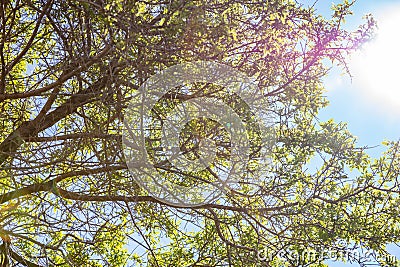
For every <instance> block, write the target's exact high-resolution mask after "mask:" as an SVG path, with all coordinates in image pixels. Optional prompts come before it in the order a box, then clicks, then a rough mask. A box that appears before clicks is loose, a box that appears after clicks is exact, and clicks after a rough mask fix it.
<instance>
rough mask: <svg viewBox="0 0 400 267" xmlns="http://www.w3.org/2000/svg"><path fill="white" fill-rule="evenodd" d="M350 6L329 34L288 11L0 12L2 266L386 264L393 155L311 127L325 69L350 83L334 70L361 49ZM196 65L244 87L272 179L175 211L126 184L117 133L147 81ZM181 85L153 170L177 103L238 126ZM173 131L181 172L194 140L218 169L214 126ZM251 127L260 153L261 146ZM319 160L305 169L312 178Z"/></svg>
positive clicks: (150, 6)
mask: <svg viewBox="0 0 400 267" xmlns="http://www.w3.org/2000/svg"><path fill="white" fill-rule="evenodd" d="M351 6H352V3H348V1H344V3H343V4H340V5H336V6H334V7H333V9H332V10H333V14H332V17H331V18H329V19H325V18H323V17H322V16H319V15H318V14H316V13H315V11H314V10H313V9H312V8H305V7H303V6H301V5H299V4H297V3H296V2H294V1H289V0H287V1H286V0H276V1H257V0H250V1H243V0H234V1H207V2H204V1H183V0H182V1H181V0H175V1H153V0H150V1H121V0H118V1H100V0H99V1H98V0H95V1H84V0H68V1H59V2H57V1H53V0H48V1H42V0H38V1H19V0H15V1H3V2H2V3H1V10H0V15H1V40H0V50H1V54H0V55H1V58H0V60H1V66H2V67H1V83H0V107H1V110H2V116H1V118H0V129H1V132H2V135H1V137H0V163H1V169H0V173H1V184H2V187H1V192H0V193H1V195H0V203H1V205H2V206H1V213H0V221H1V225H0V235H1V237H2V245H1V247H0V251H1V255H2V259H3V260H2V264H3V265H5V266H7V262H8V264H9V265H10V266H129V265H132V266H135V265H136V266H261V265H265V266H293V265H305V266H322V263H319V262H318V260H317V259H302V261H301V262H298V261H296V260H297V259H294V258H293V257H291V256H290V255H293V254H295V253H297V254H302V253H303V252H304V251H305V249H310V248H311V249H316V250H317V249H320V248H321V249H322V248H323V249H325V250H326V249H333V250H335V251H340V252H343V251H352V248H353V247H354V246H355V247H363V248H366V249H372V250H373V251H374V252H375V253H377V255H378V254H379V255H386V254H387V252H386V248H385V245H386V244H387V243H390V242H396V241H398V238H399V235H400V230H399V223H398V218H399V211H398V208H397V207H398V203H399V196H398V192H399V183H398V174H399V166H400V165H399V156H398V151H397V146H398V143H397V142H390V143H388V144H387V145H388V150H387V153H385V154H384V155H383V156H382V157H381V158H379V159H372V158H370V157H369V156H368V154H367V152H366V150H367V148H359V147H357V146H356V139H355V137H354V136H352V135H351V133H350V132H349V131H348V130H347V129H346V125H345V124H343V123H335V122H334V121H333V120H329V121H326V122H321V121H319V120H318V111H319V110H320V109H321V108H323V107H325V106H326V105H328V101H327V100H326V98H324V96H323V92H324V88H323V85H322V82H321V79H322V78H323V77H324V76H325V75H326V74H327V72H328V67H327V65H326V62H328V60H329V61H331V62H332V63H338V64H340V65H341V66H342V67H343V68H344V70H346V56H347V55H348V54H349V53H351V52H352V51H354V50H355V49H357V48H358V47H359V46H360V45H361V44H363V43H364V42H366V41H368V40H369V39H370V38H371V37H372V34H373V30H374V27H375V21H374V20H373V18H372V17H371V16H367V17H366V23H365V25H362V26H360V28H359V29H358V30H357V31H356V32H354V33H351V32H348V31H345V30H343V29H342V24H343V23H344V20H345V18H346V16H348V15H350V14H351V10H350V9H351ZM198 60H202V61H212V62H219V63H222V64H225V65H226V66H229V67H231V68H233V69H236V70H238V71H241V72H243V73H246V74H247V75H248V76H251V77H254V78H255V81H256V83H257V86H258V88H262V90H263V91H264V92H265V94H264V96H265V98H266V99H268V101H269V103H270V107H271V108H272V110H273V112H274V113H275V115H276V118H278V120H277V121H275V123H274V126H273V127H274V129H275V132H276V143H275V145H274V146H273V147H272V148H271V149H272V154H271V155H272V164H270V165H269V169H268V170H267V171H268V173H269V175H268V176H266V177H262V179H261V180H260V181H259V183H258V184H257V185H256V190H255V191H254V192H252V193H251V194H250V193H249V192H247V191H246V187H240V188H239V189H237V190H233V189H232V190H231V191H227V192H225V193H224V194H223V196H221V199H219V200H216V201H214V202H212V203H206V204H203V205H198V206H191V207H187V206H184V205H178V204H171V203H166V202H163V201H161V200H160V199H158V198H155V197H154V196H152V195H149V194H148V192H146V190H144V189H143V187H142V186H141V185H140V184H138V183H137V181H136V180H134V179H132V177H131V174H130V172H129V170H128V168H127V165H126V159H125V156H124V153H123V146H122V129H123V121H124V114H125V112H126V109H127V107H128V105H129V103H132V99H134V97H135V95H136V94H137V93H138V90H139V87H140V86H141V85H142V84H143V83H144V82H145V81H146V80H147V79H148V78H149V77H152V76H153V75H154V74H156V73H158V72H160V71H161V70H164V69H166V68H168V67H170V66H174V65H176V64H179V63H183V62H193V61H198ZM186 88H190V90H186V91H185V90H182V87H181V88H177V89H176V90H172V91H170V92H169V93H168V94H165V95H163V96H162V97H161V98H160V101H159V102H158V103H157V106H156V109H154V110H153V113H152V116H153V119H154V121H155V122H154V124H153V127H154V131H153V132H152V134H153V135H152V136H147V139H146V149H147V152H148V153H149V154H151V155H153V160H154V161H156V159H157V157H158V156H156V152H157V151H159V150H158V149H159V148H160V144H159V142H160V133H159V131H158V132H157V123H156V119H158V120H161V121H162V118H163V117H162V116H161V118H160V117H157V116H158V115H160V114H161V115H163V116H168V115H167V114H168V112H170V111H171V109H172V108H173V107H175V106H176V105H177V104H178V103H183V102H184V101H187V100H188V98H194V97H198V96H202V97H207V95H208V96H210V95H212V96H213V97H214V98H218V99H220V100H223V101H225V102H228V103H230V104H231V106H232V108H233V109H235V110H236V111H238V113H239V114H240V115H242V116H250V117H251V112H250V111H249V107H246V106H244V109H243V110H242V112H240V110H241V109H240V105H241V103H242V102H241V101H240V99H239V98H238V97H237V96H234V95H229V94H227V92H226V91H224V89H223V88H220V87H218V86H215V85H212V84H204V83H203V84H201V83H196V84H193V85H191V86H190V87H186ZM242 104H243V103H242ZM247 123H248V125H251V120H250V119H249V120H248V121H247ZM185 127H186V128H184V130H183V131H182V136H181V138H180V145H181V149H182V150H184V151H185V150H186V152H188V153H187V155H186V157H188V158H189V159H190V158H191V159H196V158H198V154H196V153H197V152H196V151H197V150H196V149H197V148H198V144H197V143H196V142H197V141H198V139H196V138H197V137H194V136H193V135H194V134H197V135H199V136H200V138H204V137H205V136H206V135H207V136H208V137H210V138H214V139H213V140H219V143H218V144H219V145H221V146H222V147H221V148H220V150H219V151H220V153H219V154H217V159H218V160H219V161H218V162H219V163H215V164H214V165H213V166H212V167H213V168H217V167H218V164H222V163H221V162H224V161H225V160H227V158H229V154H230V153H231V150H230V149H231V146H230V144H229V135H227V133H226V131H224V130H223V129H221V125H219V124H218V123H216V122H215V121H213V120H207V119H198V120H192V121H191V122H189V123H188V124H187V125H186V126H185ZM250 128H251V127H250ZM205 129H209V130H205ZM251 129H254V128H251ZM251 129H250V132H251V133H253V134H254V136H255V137H254V136H253V137H252V140H253V143H254V144H255V145H256V147H257V145H259V144H260V142H259V140H258V139H257V134H259V133H260V132H258V131H256V130H254V131H253V132H252V131H251ZM251 133H250V135H251ZM193 140H197V141H196V142H194V141H193ZM221 140H222V141H221ZM216 143H217V142H216ZM253 152H254V153H253V154H252V157H254V158H257V155H258V154H257V150H254V151H253ZM157 153H158V152H157ZM158 159H162V156H161V157H160V158H158ZM318 159H319V160H318ZM314 161H316V162H318V163H319V166H318V169H317V170H315V171H314V170H311V169H307V167H309V166H310V162H314ZM156 168H157V169H158V170H159V172H160V176H161V177H169V176H170V175H171V174H174V175H176V172H175V170H174V169H173V168H172V167H171V165H169V164H167V163H166V164H161V165H158V166H156ZM249 168H250V167H249ZM247 171H250V169H248V170H247ZM351 171H352V172H351ZM354 173H355V174H354ZM213 176H214V175H213V174H212V173H211V169H206V170H203V171H201V172H197V173H187V172H185V173H180V174H179V175H178V177H179V179H182V181H183V185H185V184H184V181H186V180H185V179H187V180H188V181H189V180H190V181H193V177H194V178H196V179H198V180H206V181H207V179H210V177H211V178H212V177H213ZM174 177H175V176H174ZM189 178H190V179H189ZM214 178H215V177H214ZM238 182H239V183H240V182H243V183H245V181H238ZM186 186H187V184H186ZM136 247H138V248H136ZM267 250H268V253H269V255H268V257H265V259H264V260H262V259H261V258H263V257H260V255H261V254H262V253H266V252H267ZM282 252H287V253H288V254H284V253H282ZM276 254H279V255H280V256H279V257H270V256H271V255H272V256H274V255H276ZM289 254H290V255H289ZM342 258H343V259H344V258H346V256H345V255H344V254H342ZM376 258H377V260H380V259H378V257H377V256H376ZM362 260H363V259H361V261H362ZM361 264H362V262H360V265H361Z"/></svg>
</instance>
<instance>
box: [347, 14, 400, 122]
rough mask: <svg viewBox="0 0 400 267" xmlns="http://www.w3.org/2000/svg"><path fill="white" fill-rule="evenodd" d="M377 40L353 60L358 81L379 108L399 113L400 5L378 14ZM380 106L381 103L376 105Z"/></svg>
mask: <svg viewBox="0 0 400 267" xmlns="http://www.w3.org/2000/svg"><path fill="white" fill-rule="evenodd" d="M377 21H378V27H379V28H378V31H377V35H376V37H375V39H374V40H372V41H371V42H369V43H368V44H366V45H365V47H363V49H362V50H361V51H359V52H358V53H356V54H355V55H354V57H353V58H352V59H351V62H350V71H351V72H352V74H353V76H354V78H353V81H354V83H355V85H356V86H357V87H358V88H359V89H361V94H362V96H363V97H365V98H367V99H368V100H369V102H371V104H372V105H379V109H380V110H382V109H383V110H385V111H390V112H392V113H397V114H396V115H399V114H400V8H399V7H397V8H391V9H390V10H388V11H386V12H385V13H384V16H381V17H379V16H378V18H377ZM375 107H376V108H377V109H378V107H377V106H375Z"/></svg>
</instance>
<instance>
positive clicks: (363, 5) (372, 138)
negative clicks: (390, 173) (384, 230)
mask: <svg viewBox="0 0 400 267" xmlns="http://www.w3.org/2000/svg"><path fill="white" fill-rule="evenodd" d="M297 2H301V3H303V4H304V5H306V6H307V5H312V4H313V3H314V1H313V0H312V1H309V0H308V1H307V0H302V1H297ZM340 2H342V1H337V0H336V1H329V0H319V1H318V2H317V3H316V4H315V8H316V10H317V13H319V14H321V15H323V16H325V17H329V16H330V14H331V10H330V7H331V6H332V4H333V3H336V4H337V3H340ZM352 10H353V11H354V14H353V15H352V16H350V17H348V19H347V21H346V24H345V26H344V27H345V28H346V29H348V30H355V29H357V27H358V25H360V24H361V23H362V22H363V19H362V17H363V16H364V15H365V14H368V13H371V14H373V15H374V17H375V18H376V20H377V21H378V26H380V28H379V29H378V34H379V32H380V31H383V30H384V29H385V27H386V25H385V24H384V23H383V22H384V21H385V20H387V14H388V13H389V12H398V13H397V14H398V15H397V16H398V17H400V1H399V0H397V1H394V0H391V1H390V0H379V1H377V0H375V1H374V0H358V1H357V2H356V3H355V5H354V6H353V9H352ZM395 10H398V11H395ZM399 21H400V20H399ZM396 26H397V25H396ZM398 26H399V30H398V31H393V33H391V35H392V36H393V42H396V41H397V40H400V24H398ZM396 38H397V40H396ZM394 45H397V47H398V48H399V49H398V50H400V42H399V43H398V44H397V43H394ZM396 50H397V49H396ZM367 52H368V50H367V51H366V52H365V53H367ZM393 53H397V54H398V55H399V54H400V52H398V51H397V52H396V51H393ZM378 56H379V55H378ZM365 67H366V68H368V66H365ZM379 67H380V68H383V70H384V71H386V70H385V68H392V69H393V67H396V66H395V65H394V64H393V63H392V65H390V64H383V65H382V66H379ZM399 70H400V68H399ZM355 72H357V71H355ZM356 74H357V73H355V74H354V75H356ZM399 77H400V72H399ZM366 78H371V77H362V75H360V74H359V75H358V76H357V75H356V76H355V77H354V78H353V79H352V80H351V79H350V78H349V77H348V76H347V75H344V76H343V75H341V70H340V69H333V70H332V71H331V73H330V74H329V75H328V76H327V77H326V79H325V80H324V84H325V87H326V89H327V93H326V96H327V98H328V100H329V101H330V105H329V106H328V107H327V108H325V109H324V110H322V111H321V112H320V119H321V120H328V119H330V118H333V119H334V120H335V121H336V122H340V121H342V122H347V124H348V128H349V130H350V131H351V132H352V133H353V134H354V135H355V136H357V137H358V145H359V146H371V147H373V146H377V147H375V148H371V149H370V150H369V154H370V155H371V156H373V157H379V156H380V155H381V153H382V152H383V151H384V150H385V147H384V146H383V145H382V144H381V143H382V141H384V140H395V141H397V140H398V139H399V138H400V112H398V111H395V110H394V109H393V108H392V110H390V109H388V108H387V107H386V104H385V103H384V102H382V101H381V102H379V101H375V100H376V99H374V96H372V97H371V95H370V93H369V91H368V90H367V89H366V87H368V85H366V83H365V79H366ZM372 78H374V77H372ZM363 82H364V83H363ZM378 82H379V81H378ZM399 84H400V83H399ZM399 84H397V83H395V84H394V85H393V86H394V87H396V88H395V89H396V90H398V91H399V93H398V94H393V95H392V96H391V97H392V99H393V100H394V103H395V105H397V107H396V108H399V110H400V85H399ZM397 87H398V88H397ZM373 90H375V93H376V92H378V90H379V94H385V93H387V92H385V90H384V88H375V89H373ZM388 249H389V252H390V253H392V254H393V255H395V256H396V257H397V258H398V259H400V249H399V248H398V247H396V246H394V245H389V246H388ZM328 263H329V266H335V267H336V266H358V265H352V264H344V263H342V262H328Z"/></svg>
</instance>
